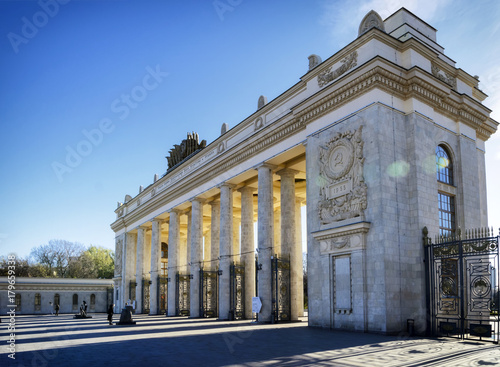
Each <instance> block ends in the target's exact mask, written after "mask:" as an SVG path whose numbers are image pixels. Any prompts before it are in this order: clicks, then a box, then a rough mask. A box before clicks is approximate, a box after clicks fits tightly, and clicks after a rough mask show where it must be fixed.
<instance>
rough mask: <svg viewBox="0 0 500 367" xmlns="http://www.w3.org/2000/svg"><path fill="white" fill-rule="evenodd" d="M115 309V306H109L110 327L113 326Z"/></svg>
mask: <svg viewBox="0 0 500 367" xmlns="http://www.w3.org/2000/svg"><path fill="white" fill-rule="evenodd" d="M114 307H115V305H114V304H111V305H109V308H108V321H109V324H110V325H113V308H114Z"/></svg>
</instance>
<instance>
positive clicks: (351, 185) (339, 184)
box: [318, 126, 367, 224]
mask: <svg viewBox="0 0 500 367" xmlns="http://www.w3.org/2000/svg"><path fill="white" fill-rule="evenodd" d="M362 128H363V127H362V126H360V127H359V129H358V130H356V131H354V132H352V131H347V132H344V133H337V134H336V135H335V136H334V138H333V139H332V140H331V141H330V142H329V143H328V144H327V145H326V146H324V147H323V146H322V147H320V153H319V158H320V182H321V188H320V200H319V208H318V210H319V218H320V220H321V224H328V223H332V222H338V221H341V220H344V219H349V218H354V217H363V216H364V210H365V209H366V206H367V186H366V184H365V180H364V177H363V164H364V161H365V158H364V157H363V140H362V139H361V133H362Z"/></svg>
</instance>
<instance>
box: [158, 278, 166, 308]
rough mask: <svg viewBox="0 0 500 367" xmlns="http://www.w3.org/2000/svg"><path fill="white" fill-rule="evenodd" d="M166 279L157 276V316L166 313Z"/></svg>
mask: <svg viewBox="0 0 500 367" xmlns="http://www.w3.org/2000/svg"><path fill="white" fill-rule="evenodd" d="M167 279H168V278H167V277H166V276H162V275H158V293H157V294H158V305H157V307H158V314H160V315H162V314H166V313H167V292H168V282H167Z"/></svg>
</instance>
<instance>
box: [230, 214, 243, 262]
mask: <svg viewBox="0 0 500 367" xmlns="http://www.w3.org/2000/svg"><path fill="white" fill-rule="evenodd" d="M240 254H241V250H240V222H239V220H238V218H236V217H235V216H234V213H233V250H232V255H233V257H232V261H234V262H235V263H239V262H240Z"/></svg>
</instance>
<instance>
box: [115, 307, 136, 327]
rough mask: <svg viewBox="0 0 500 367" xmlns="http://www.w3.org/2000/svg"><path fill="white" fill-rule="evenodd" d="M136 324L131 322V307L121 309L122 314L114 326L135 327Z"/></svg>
mask: <svg viewBox="0 0 500 367" xmlns="http://www.w3.org/2000/svg"><path fill="white" fill-rule="evenodd" d="M135 324H136V322H135V321H134V320H132V306H125V308H123V309H122V313H121V315H120V321H119V322H117V323H116V325H135Z"/></svg>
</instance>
